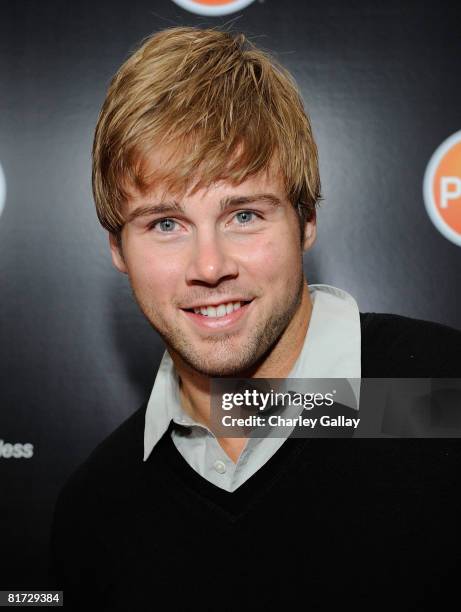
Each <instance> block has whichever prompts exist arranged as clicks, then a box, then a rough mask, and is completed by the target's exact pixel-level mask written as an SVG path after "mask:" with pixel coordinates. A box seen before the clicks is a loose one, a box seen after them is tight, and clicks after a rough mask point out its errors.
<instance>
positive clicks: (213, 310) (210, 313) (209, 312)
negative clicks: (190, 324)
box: [194, 302, 241, 317]
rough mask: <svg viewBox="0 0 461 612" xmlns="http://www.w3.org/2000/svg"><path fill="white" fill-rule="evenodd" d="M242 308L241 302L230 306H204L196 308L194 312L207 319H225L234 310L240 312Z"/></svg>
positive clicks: (231, 303)
mask: <svg viewBox="0 0 461 612" xmlns="http://www.w3.org/2000/svg"><path fill="white" fill-rule="evenodd" d="M240 307H241V302H229V303H228V304H220V305H219V306H218V307H215V306H206V307H205V306H202V307H200V308H194V312H195V314H202V315H205V316H206V317H223V316H224V315H226V314H229V313H231V312H233V311H234V310H238V309H239V308H240Z"/></svg>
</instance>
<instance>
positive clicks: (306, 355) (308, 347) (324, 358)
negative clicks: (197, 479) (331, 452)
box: [144, 284, 361, 492]
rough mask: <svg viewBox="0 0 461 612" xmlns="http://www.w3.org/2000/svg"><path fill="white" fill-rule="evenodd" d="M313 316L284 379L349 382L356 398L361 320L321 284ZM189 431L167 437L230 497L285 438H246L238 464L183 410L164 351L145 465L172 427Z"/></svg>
mask: <svg viewBox="0 0 461 612" xmlns="http://www.w3.org/2000/svg"><path fill="white" fill-rule="evenodd" d="M309 293H310V297H311V300H312V312H311V318H310V321H309V326H308V330H307V333H306V337H305V339H304V344H303V348H302V350H301V353H300V354H299V357H298V359H297V361H296V363H295V364H294V366H293V369H292V370H291V372H290V374H289V375H288V376H287V378H298V379H302V378H347V379H350V382H351V385H352V387H353V388H354V393H355V395H356V397H357V393H358V391H357V388H356V383H357V379H358V380H360V377H361V329H360V314H359V309H358V305H357V303H356V301H355V299H354V298H353V297H352V296H351V295H350V294H349V293H347V292H346V291H344V290H342V289H338V288H337V287H332V286H331V285H325V284H314V285H310V286H309ZM171 420H173V421H174V422H175V423H177V424H179V425H184V426H189V427H190V428H191V431H190V434H189V435H187V436H185V435H182V434H181V433H180V432H178V431H176V430H172V431H171V437H172V439H173V442H174V444H175V446H176V448H177V450H178V451H179V452H180V453H181V455H182V456H183V458H184V459H185V461H186V462H187V463H188V464H189V465H190V467H191V468H193V469H194V470H195V471H196V472H198V473H199V474H200V475H201V476H202V477H203V478H205V479H206V480H208V481H209V482H211V483H213V484H214V485H216V486H217V487H220V488H221V489H224V490H226V491H228V492H232V491H235V490H236V489H237V488H238V487H239V486H241V485H242V484H243V483H244V482H245V481H246V480H247V479H248V478H250V477H251V476H252V475H253V474H254V473H255V472H256V471H257V470H258V469H260V468H261V467H262V466H263V465H264V464H265V463H266V462H267V461H268V460H269V459H270V458H271V457H272V456H273V455H274V454H275V453H276V452H277V450H278V449H279V448H280V447H281V446H282V444H283V442H284V441H285V440H286V437H265V438H249V439H248V442H247V444H246V446H245V448H244V449H243V450H242V452H241V454H240V457H239V458H238V460H237V462H236V463H234V462H233V461H232V460H231V459H230V457H229V456H228V455H227V454H226V453H225V452H224V450H223V448H222V447H221V445H220V444H219V442H218V441H217V439H216V437H215V435H214V434H213V433H212V432H211V431H210V430H209V429H208V428H207V427H205V426H204V425H203V424H201V423H198V422H196V421H194V420H193V419H192V418H191V417H190V416H189V415H188V414H187V413H186V412H185V411H184V409H183V408H182V406H181V402H180V396H179V379H178V374H177V372H176V369H175V367H174V364H173V361H172V359H171V357H170V355H169V353H168V351H165V353H164V355H163V358H162V361H161V363H160V366H159V369H158V372H157V376H156V379H155V383H154V386H153V388H152V392H151V395H150V398H149V401H148V404H147V410H146V416H145V429H144V461H146V460H147V459H148V457H149V455H150V453H151V452H152V450H153V448H154V447H155V445H156V444H157V442H158V441H159V440H160V438H161V437H162V436H163V434H164V433H165V432H166V430H167V429H168V426H169V424H170V421H171Z"/></svg>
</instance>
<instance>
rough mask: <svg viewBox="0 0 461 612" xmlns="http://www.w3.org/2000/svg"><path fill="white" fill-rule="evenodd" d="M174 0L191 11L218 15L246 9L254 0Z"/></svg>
mask: <svg viewBox="0 0 461 612" xmlns="http://www.w3.org/2000/svg"><path fill="white" fill-rule="evenodd" d="M173 2H174V3H175V4H177V5H178V6H180V7H181V8H183V9H185V10H186V11H189V12H190V13H195V14H196V15H208V16H211V17H215V16H216V17H217V16H219V15H229V13H235V11H239V10H240V9H244V8H245V7H246V6H248V5H249V4H251V3H252V2H254V0H173Z"/></svg>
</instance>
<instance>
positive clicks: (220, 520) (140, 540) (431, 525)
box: [51, 313, 461, 611]
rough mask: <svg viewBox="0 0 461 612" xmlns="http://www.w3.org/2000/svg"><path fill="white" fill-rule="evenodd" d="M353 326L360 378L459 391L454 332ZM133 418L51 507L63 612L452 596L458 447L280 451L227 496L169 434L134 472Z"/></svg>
mask: <svg viewBox="0 0 461 612" xmlns="http://www.w3.org/2000/svg"><path fill="white" fill-rule="evenodd" d="M360 318H361V327H362V377H363V378H367V377H371V378H377V377H457V378H461V332H460V331H457V330H454V329H451V328H449V327H446V326H443V325H439V324H436V323H429V322H425V321H420V320H416V319H410V318H407V317H401V316H398V315H384V314H376V313H366V314H364V313H360ZM146 405H147V402H145V403H144V404H143V405H142V406H141V407H140V408H139V410H137V411H136V412H135V413H134V414H133V415H132V416H131V417H130V418H129V419H127V420H126V421H125V422H124V423H122V425H120V427H118V429H117V430H116V431H114V432H113V433H112V434H111V435H110V436H109V437H108V438H107V439H106V440H105V441H103V442H102V443H101V444H100V445H99V446H98V447H97V448H96V449H95V450H94V451H93V453H92V454H91V455H90V457H89V458H88V459H87V460H86V461H85V462H84V463H83V464H82V466H80V467H79V468H78V470H77V471H76V472H75V473H74V474H73V475H72V476H71V478H70V479H69V480H68V482H67V483H66V485H65V487H64V488H63V490H62V492H61V494H60V496H59V499H58V502H57V505H56V511H55V516H54V523H53V531H52V539H51V552H52V556H51V571H52V575H53V578H54V581H55V588H59V589H63V590H64V606H65V608H66V609H78V610H87V609H90V607H91V608H94V609H96V610H111V611H115V610H124V611H137V610H139V611H144V610H181V611H182V610H217V611H218V610H237V611H238V610H259V609H261V610H263V609H265V610H273V609H278V608H279V607H280V606H282V605H284V606H285V608H286V609H295V606H296V608H297V607H298V606H302V607H303V608H304V607H305V608H306V609H311V610H331V609H333V608H334V607H336V606H338V605H341V606H342V607H343V606H346V605H347V606H348V607H349V606H350V607H352V608H356V609H357V608H359V609H362V608H363V609H365V608H367V609H369V610H376V609H384V608H385V607H387V606H389V605H390V606H392V608H393V609H394V610H395V609H399V610H426V609H427V610H429V609H434V606H435V605H436V606H437V608H438V609H443V608H444V603H445V602H448V600H449V599H448V598H449V595H450V594H456V592H457V578H458V574H459V573H460V569H459V565H458V562H459V557H460V546H459V544H460V540H459V536H460V526H459V524H460V520H461V513H460V511H461V507H460V506H461V504H460V501H459V500H460V496H459V488H460V484H461V482H460V481H461V478H460V474H461V441H460V440H458V439H446V438H445V439H328V438H326V439H325V438H323V439H303V438H289V439H288V440H286V441H285V442H284V444H283V445H282V446H281V448H280V449H279V450H278V451H277V452H276V453H275V455H274V456H273V457H272V458H271V459H270V460H269V461H268V462H267V463H266V464H265V465H264V466H263V467H262V468H261V469H260V470H259V471H258V472H256V474H254V475H253V476H252V477H251V478H250V479H249V480H247V481H246V482H245V483H244V484H243V485H242V486H241V487H239V488H238V489H237V490H236V491H234V492H233V493H228V492H226V491H224V490H222V489H220V488H218V487H216V486H214V485H213V484H211V483H209V482H208V481H207V480H205V479H203V478H202V477H201V476H200V475H199V474H197V473H196V472H195V471H194V470H193V469H192V468H191V467H190V466H189V465H188V464H187V463H186V462H185V461H184V459H183V458H182V456H181V455H180V454H179V453H178V451H177V449H176V448H175V446H174V444H173V442H172V440H171V436H170V430H168V431H167V432H166V433H165V435H164V436H163V437H162V439H161V440H160V442H159V443H158V445H157V446H156V447H155V448H154V450H153V452H152V454H151V455H150V457H149V459H148V460H147V461H146V462H143V432H144V415H145V410H146ZM170 427H171V426H170Z"/></svg>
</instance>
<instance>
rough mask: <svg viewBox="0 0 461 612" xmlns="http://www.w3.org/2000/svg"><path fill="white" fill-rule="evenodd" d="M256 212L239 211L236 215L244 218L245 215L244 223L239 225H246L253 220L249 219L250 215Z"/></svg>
mask: <svg viewBox="0 0 461 612" xmlns="http://www.w3.org/2000/svg"><path fill="white" fill-rule="evenodd" d="M254 214H255V213H254V212H253V211H251V210H242V211H240V212H238V213H237V214H236V215H235V216H236V217H239V216H240V218H241V219H242V215H243V223H239V225H245V224H246V223H249V222H250V221H251V219H249V218H248V217H249V216H251V215H254Z"/></svg>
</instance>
